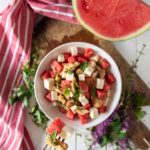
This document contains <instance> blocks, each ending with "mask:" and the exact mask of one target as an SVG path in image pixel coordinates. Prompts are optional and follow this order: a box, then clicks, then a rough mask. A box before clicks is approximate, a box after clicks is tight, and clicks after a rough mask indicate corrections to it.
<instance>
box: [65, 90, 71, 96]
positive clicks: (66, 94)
mask: <svg viewBox="0 0 150 150" xmlns="http://www.w3.org/2000/svg"><path fill="white" fill-rule="evenodd" d="M70 92H71V89H70V88H66V89H65V91H64V95H65V96H66V97H69V96H70Z"/></svg>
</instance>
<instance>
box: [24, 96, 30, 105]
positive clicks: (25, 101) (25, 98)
mask: <svg viewBox="0 0 150 150" xmlns="http://www.w3.org/2000/svg"><path fill="white" fill-rule="evenodd" d="M23 104H24V106H25V107H28V106H29V99H28V98H27V97H26V96H24V97H23Z"/></svg>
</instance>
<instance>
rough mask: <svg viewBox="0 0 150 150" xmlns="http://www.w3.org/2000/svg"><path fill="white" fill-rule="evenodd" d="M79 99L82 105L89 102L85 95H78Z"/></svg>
mask: <svg viewBox="0 0 150 150" xmlns="http://www.w3.org/2000/svg"><path fill="white" fill-rule="evenodd" d="M79 101H80V103H81V104H82V105H83V106H85V105H86V104H88V103H89V101H88V99H87V98H86V97H85V96H80V97H79Z"/></svg>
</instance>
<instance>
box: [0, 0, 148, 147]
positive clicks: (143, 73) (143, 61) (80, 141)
mask: <svg viewBox="0 0 150 150" xmlns="http://www.w3.org/2000/svg"><path fill="white" fill-rule="evenodd" d="M10 1H11V0H0V11H1V10H3V9H4V8H6V6H7V5H8V3H9V2H10ZM145 2H147V3H148V4H150V1H149V0H145ZM113 44H114V45H115V47H116V48H117V49H118V51H119V52H120V54H121V55H122V56H123V57H124V58H125V59H126V60H127V62H129V63H130V64H132V61H133V60H135V59H136V56H137V55H138V51H139V50H141V48H142V46H143V44H146V48H145V49H144V55H142V56H141V58H140V62H139V63H138V68H137V70H136V72H137V73H138V74H139V75H140V77H141V78H142V79H143V81H144V82H145V83H146V84H147V85H148V86H149V87H150V31H147V32H145V33H144V34H142V35H140V36H139V37H137V38H134V39H132V40H129V41H125V42H114V43H113ZM143 109H144V110H146V112H147V115H146V116H145V117H144V118H143V119H142V121H143V122H144V123H145V124H146V126H147V127H148V128H149V129H150V107H144V108H143ZM25 126H26V127H27V129H28V131H29V133H30V136H31V139H32V141H33V144H34V147H35V149H36V150H41V149H42V147H43V146H44V136H45V134H44V131H43V130H42V129H40V128H38V127H37V126H35V125H34V123H33V122H32V120H31V118H30V116H29V114H26V117H25ZM82 134H83V135H85V134H86V132H85V131H82ZM87 135H89V133H87ZM84 141H85V139H84V138H83V137H82V138H81V137H79V136H75V135H74V136H73V137H72V138H71V140H70V141H69V150H87V147H86V146H85V143H84ZM97 149H99V150H100V149H101V150H102V148H97ZM107 149H108V150H109V148H107ZM110 150H111V148H110Z"/></svg>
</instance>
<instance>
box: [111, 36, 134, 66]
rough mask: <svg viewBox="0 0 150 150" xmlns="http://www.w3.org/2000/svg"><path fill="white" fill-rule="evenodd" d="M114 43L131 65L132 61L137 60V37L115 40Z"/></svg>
mask: <svg viewBox="0 0 150 150" xmlns="http://www.w3.org/2000/svg"><path fill="white" fill-rule="evenodd" d="M113 45H114V46H115V47H116V48H117V50H118V51H119V52H120V54H121V55H122V56H123V57H124V58H125V59H126V61H127V62H128V63H129V64H130V65H131V64H132V61H133V60H135V57H136V38H135V39H132V40H128V41H123V42H113Z"/></svg>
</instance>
